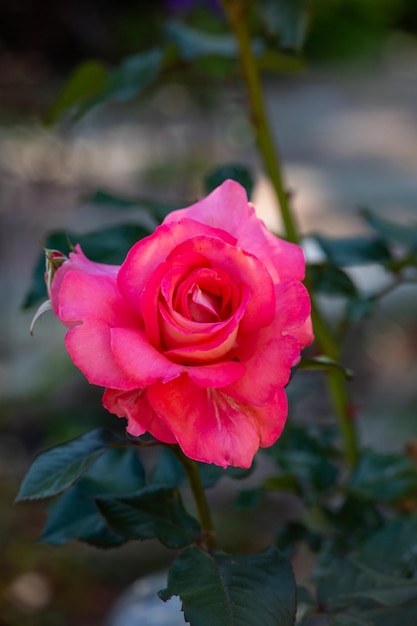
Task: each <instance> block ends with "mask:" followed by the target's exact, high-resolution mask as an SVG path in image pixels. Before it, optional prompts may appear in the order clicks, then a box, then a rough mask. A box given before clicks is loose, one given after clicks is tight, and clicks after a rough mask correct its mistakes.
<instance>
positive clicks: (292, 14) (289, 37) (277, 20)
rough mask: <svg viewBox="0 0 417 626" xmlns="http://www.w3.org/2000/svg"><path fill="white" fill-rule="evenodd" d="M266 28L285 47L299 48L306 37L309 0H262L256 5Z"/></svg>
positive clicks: (290, 48)
mask: <svg viewBox="0 0 417 626" xmlns="http://www.w3.org/2000/svg"><path fill="white" fill-rule="evenodd" d="M256 9H257V11H258V12H259V15H260V17H261V19H262V21H263V22H264V24H265V29H266V30H267V32H269V33H270V34H271V35H274V36H275V37H276V38H277V39H278V41H279V44H280V47H281V48H283V49H289V50H299V49H300V48H301V47H302V45H303V43H304V39H305V37H306V33H307V24H308V11H307V10H308V0H260V1H259V4H258V6H257V7H256Z"/></svg>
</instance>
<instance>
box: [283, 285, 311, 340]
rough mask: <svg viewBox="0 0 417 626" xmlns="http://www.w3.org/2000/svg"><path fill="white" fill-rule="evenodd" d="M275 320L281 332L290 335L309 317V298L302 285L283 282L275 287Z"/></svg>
mask: <svg viewBox="0 0 417 626" xmlns="http://www.w3.org/2000/svg"><path fill="white" fill-rule="evenodd" d="M275 302H276V306H275V318H276V324H277V325H278V326H279V327H280V329H281V332H286V333H290V334H292V332H291V331H293V330H295V329H297V328H300V327H301V326H302V325H303V324H304V323H305V321H306V319H308V317H309V315H310V298H309V295H308V291H307V289H306V288H305V287H304V285H303V284H302V283H300V282H298V281H296V280H285V281H283V282H282V283H280V284H279V285H276V287H275Z"/></svg>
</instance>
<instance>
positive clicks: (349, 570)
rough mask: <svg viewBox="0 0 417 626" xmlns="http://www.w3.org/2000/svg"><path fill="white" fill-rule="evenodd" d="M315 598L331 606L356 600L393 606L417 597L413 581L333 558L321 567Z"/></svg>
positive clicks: (348, 604) (355, 562) (354, 562)
mask: <svg viewBox="0 0 417 626" xmlns="http://www.w3.org/2000/svg"><path fill="white" fill-rule="evenodd" d="M317 597H318V602H319V604H320V605H322V606H326V607H329V608H333V609H337V608H341V607H346V606H351V605H352V604H353V603H355V602H358V601H359V600H372V601H373V602H375V603H377V604H379V605H381V606H396V605H401V604H403V603H404V602H409V601H410V600H412V599H414V598H416V599H417V584H416V581H415V580H407V579H403V580H401V579H398V578H394V577H391V576H385V575H384V574H381V573H380V572H378V571H376V570H374V569H372V568H370V567H367V566H366V565H364V564H363V563H359V562H358V561H356V560H354V559H347V558H346V559H334V560H332V561H331V562H330V563H329V564H328V565H327V567H325V568H322V570H321V573H320V575H319V580H318V587H317Z"/></svg>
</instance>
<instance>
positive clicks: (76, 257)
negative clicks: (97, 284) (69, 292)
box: [51, 244, 119, 315]
mask: <svg viewBox="0 0 417 626" xmlns="http://www.w3.org/2000/svg"><path fill="white" fill-rule="evenodd" d="M71 270H75V271H77V272H81V273H83V274H94V275H97V276H102V275H104V276H113V277H116V276H117V273H118V271H119V266H118V265H106V264H104V263H95V262H94V261H90V259H88V258H87V257H86V256H85V254H84V253H83V251H82V250H81V247H80V246H79V245H78V244H77V245H76V246H75V250H74V252H70V255H69V260H68V261H66V262H65V263H64V264H63V265H62V266H61V267H60V268H59V269H58V270H57V272H56V274H55V276H54V279H53V281H52V285H51V302H52V310H53V312H54V313H55V315H58V294H59V291H60V289H61V283H62V281H63V279H64V276H65V275H66V274H67V272H69V271H71Z"/></svg>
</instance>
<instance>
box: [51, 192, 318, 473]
mask: <svg viewBox="0 0 417 626" xmlns="http://www.w3.org/2000/svg"><path fill="white" fill-rule="evenodd" d="M304 270H305V261H304V256H303V252H302V250H301V248H300V247H299V246H297V245H295V244H292V243H288V242H286V241H283V240H281V239H278V238H277V237H275V236H274V235H272V234H271V233H270V232H269V231H268V230H267V228H266V227H265V225H264V223H263V222H262V221H261V220H259V219H258V218H257V217H256V215H255V211H254V208H253V206H252V205H251V204H250V203H248V200H247V196H246V192H245V190H244V189H243V187H241V186H240V185H239V184H238V183H236V182H234V181H231V180H228V181H226V182H224V183H223V184H222V185H221V186H220V187H218V188H217V189H215V190H214V191H213V192H212V193H211V194H210V195H209V196H207V197H206V198H204V199H203V200H201V201H200V202H197V203H196V204H193V205H192V206H190V207H188V208H186V209H181V210H178V211H173V212H172V213H170V214H169V215H168V216H167V217H166V218H165V220H164V222H163V224H162V225H161V226H159V227H158V228H156V230H155V232H154V233H153V234H152V235H150V236H149V237H145V238H144V239H142V240H140V241H138V242H137V243H136V244H135V245H134V246H133V247H132V248H131V250H130V251H129V253H128V254H127V257H126V260H125V261H124V262H123V264H122V265H121V266H115V265H104V264H101V263H94V262H92V261H90V260H89V259H87V257H86V256H85V255H84V254H83V252H82V251H81V249H80V247H79V246H76V248H75V252H72V253H71V254H70V258H69V260H68V261H65V262H64V263H63V265H62V266H61V267H60V268H59V269H58V270H57V272H56V274H55V277H54V280H53V282H52V286H51V302H52V308H53V311H54V313H55V314H56V315H57V316H58V317H59V319H60V320H61V322H63V324H65V326H67V327H68V328H69V331H68V333H67V335H66V338H65V343H66V348H67V350H68V352H69V354H70V356H71V359H72V360H73V362H74V364H75V365H76V366H77V367H78V368H79V369H80V370H81V371H82V372H83V373H84V375H85V376H86V377H87V379H88V380H89V382H90V383H93V384H95V385H100V386H103V387H106V390H105V393H104V396H103V405H104V406H105V408H106V409H108V410H109V411H110V412H112V413H115V414H116V415H117V416H119V417H125V418H127V431H128V433H130V434H131V435H133V436H139V435H142V434H143V433H144V432H145V431H148V432H149V433H150V434H151V435H153V436H154V437H155V438H156V439H158V440H160V441H162V442H164V443H167V444H179V446H180V447H181V449H182V450H183V452H184V454H186V455H187V456H188V457H190V458H192V459H195V460H198V461H203V462H205V463H215V464H216V465H220V466H222V467H227V466H228V465H234V466H237V467H242V468H246V467H249V466H250V465H251V463H252V460H253V457H254V455H255V453H256V451H257V450H258V448H259V447H266V446H270V445H272V444H273V443H274V442H275V441H276V439H277V438H278V437H279V435H280V434H281V432H282V429H283V427H284V423H285V419H286V416H287V398H286V395H285V391H284V387H285V385H286V384H287V383H288V380H289V377H290V371H291V368H292V367H293V366H294V365H295V364H296V363H297V362H298V361H299V359H300V351H301V350H302V348H303V347H305V346H306V345H308V344H310V343H311V341H312V331H311V320H310V300H309V296H308V293H307V291H306V289H305V287H304V286H303V285H302V284H301V282H300V281H301V280H302V279H303V277H304Z"/></svg>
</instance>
